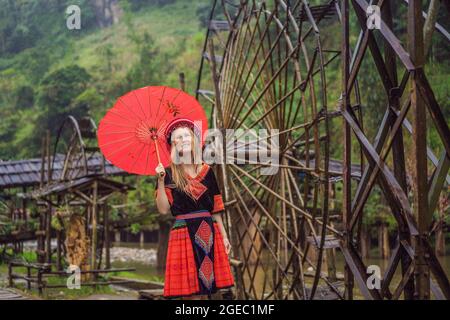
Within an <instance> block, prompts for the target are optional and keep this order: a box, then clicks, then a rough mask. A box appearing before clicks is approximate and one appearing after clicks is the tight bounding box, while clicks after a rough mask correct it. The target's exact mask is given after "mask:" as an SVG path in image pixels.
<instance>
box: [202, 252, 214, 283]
mask: <svg viewBox="0 0 450 320" xmlns="http://www.w3.org/2000/svg"><path fill="white" fill-rule="evenodd" d="M198 275H199V277H200V279H202V281H203V284H204V285H205V287H206V288H208V290H211V288H212V284H213V282H214V266H213V262H212V261H211V259H210V258H209V257H208V256H205V258H204V259H203V262H202V265H201V266H200V268H199V270H198Z"/></svg>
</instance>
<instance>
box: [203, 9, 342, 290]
mask: <svg viewBox="0 0 450 320" xmlns="http://www.w3.org/2000/svg"><path fill="white" fill-rule="evenodd" d="M334 10H335V8H334V1H330V2H329V3H328V4H327V5H325V6H320V7H315V8H310V7H309V6H308V5H307V4H305V3H303V2H302V1H296V2H295V5H294V4H292V2H291V3H290V4H287V3H286V2H284V1H273V2H270V4H269V2H261V3H260V2H257V1H241V2H235V3H234V4H233V3H232V2H230V1H222V2H219V1H216V4H215V6H214V8H213V10H212V12H211V16H210V19H211V20H210V23H209V28H208V34H207V39H206V41H205V47H204V52H205V53H204V55H203V58H202V66H201V69H200V76H199V82H198V88H197V97H199V98H204V99H206V100H207V101H210V102H212V105H213V117H212V119H213V122H212V126H213V127H216V128H224V129H234V130H236V131H235V132H240V133H237V134H235V135H234V139H232V140H231V141H232V142H230V143H229V142H227V143H226V146H225V151H226V157H227V163H226V164H225V165H223V166H221V168H220V169H219V170H220V171H219V172H220V173H219V174H218V175H219V176H221V183H222V187H223V190H224V192H225V199H226V202H227V204H228V206H227V211H228V212H229V213H230V214H229V218H230V220H229V221H228V223H229V226H230V227H231V236H232V238H233V239H232V246H233V251H234V255H235V257H236V258H237V259H239V260H241V261H242V262H243V267H242V268H241V269H240V270H239V272H238V278H239V281H238V283H239V287H238V295H239V297H241V298H247V299H269V298H271V299H273V298H276V299H286V298H290V299H292V298H294V299H309V298H313V297H314V295H315V293H316V291H317V287H318V284H319V283H322V284H323V285H326V286H328V287H329V289H330V290H332V291H333V292H334V293H335V294H340V293H339V288H337V287H336V285H335V284H334V283H333V281H334V280H335V279H333V280H331V279H330V278H329V277H327V276H325V274H324V273H323V272H322V271H321V270H322V261H323V259H322V257H323V255H324V247H327V246H328V247H329V248H330V249H332V248H333V241H334V240H335V238H334V235H335V234H336V233H338V232H337V230H336V229H335V228H334V227H333V226H332V225H331V224H330V223H329V218H328V216H329V203H330V201H329V197H330V195H329V192H330V188H331V182H332V176H331V174H330V169H329V160H330V159H329V140H328V135H329V132H328V121H329V119H330V117H325V116H324V115H326V114H327V112H328V110H327V94H326V75H325V72H326V70H325V67H326V65H327V64H328V63H330V62H331V61H332V60H333V59H335V58H336V57H337V56H338V54H339V52H338V51H333V50H324V49H323V48H322V43H321V37H320V32H319V27H318V25H319V23H320V22H321V21H322V20H324V19H326V18H329V17H331V16H333V14H334ZM204 61H205V62H207V63H209V65H210V68H209V69H206V68H203V62H204ZM204 69H205V70H204ZM211 79H213V80H211ZM201 86H202V87H201ZM203 86H204V87H206V88H209V89H210V90H205V89H201V88H203ZM261 129H263V130H266V131H261ZM266 132H267V134H266V136H265V137H263V136H261V134H265V133H266ZM243 136H244V137H246V139H247V140H243V139H242V137H243ZM227 141H228V140H227ZM245 141H249V142H245ZM274 141H276V143H274ZM233 142H235V143H233ZM265 147H267V149H269V150H270V152H269V153H270V155H273V156H275V157H274V159H275V158H278V159H279V160H277V161H276V163H274V162H271V161H270V158H269V159H268V160H267V159H263V158H264V157H261V155H262V153H261V152H260V151H261V150H263V149H264V148H265ZM239 150H240V151H244V153H243V156H235V151H236V154H238V153H239ZM278 156H279V157H278ZM238 158H240V160H241V161H240V162H239V160H238ZM269 168H271V169H269ZM306 273H307V274H308V275H312V278H310V280H307V279H305V277H306Z"/></svg>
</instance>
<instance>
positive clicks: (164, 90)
mask: <svg viewBox="0 0 450 320" xmlns="http://www.w3.org/2000/svg"><path fill="white" fill-rule="evenodd" d="M165 92H166V87H163V92H162V95H161V99H160V100H159V105H158V109H157V110H156V116H155V119H154V120H155V122H154V123H153V127H156V120H157V119H158V115H159V109H160V108H161V104H162V101H163V98H164V93H165Z"/></svg>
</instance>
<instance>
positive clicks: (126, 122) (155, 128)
mask: <svg viewBox="0 0 450 320" xmlns="http://www.w3.org/2000/svg"><path fill="white" fill-rule="evenodd" d="M179 118H186V119H189V120H191V121H201V132H202V136H201V143H202V144H203V143H204V133H205V131H206V130H207V129H208V122H207V119H206V113H205V111H204V110H203V108H202V106H201V105H200V103H199V102H198V101H197V100H196V99H195V98H194V97H192V96H190V95H188V94H187V93H185V92H184V91H182V90H180V89H175V88H170V87H166V86H151V87H144V88H140V89H137V90H133V91H130V92H128V93H127V94H125V95H123V96H122V97H120V98H119V99H117V102H116V104H115V105H114V106H113V107H112V108H111V109H109V110H108V112H107V113H106V115H105V116H104V117H103V119H102V120H101V121H100V124H99V126H98V131H97V137H98V145H99V147H100V150H101V151H102V153H103V155H104V156H105V158H106V159H108V160H109V161H110V162H111V163H112V164H114V165H115V166H117V167H119V168H121V169H122V170H125V171H127V172H130V173H134V174H140V175H155V174H156V172H155V167H156V166H157V165H158V163H162V164H163V166H164V167H167V166H168V165H169V164H170V162H171V160H170V154H169V148H168V147H169V146H168V143H167V141H166V137H165V134H164V132H165V129H166V128H167V126H168V125H169V124H170V123H171V122H172V121H174V120H175V119H179Z"/></svg>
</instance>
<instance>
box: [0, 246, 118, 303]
mask: <svg viewBox="0 0 450 320" xmlns="http://www.w3.org/2000/svg"><path fill="white" fill-rule="evenodd" d="M15 259H17V260H25V261H28V262H36V261H37V260H36V253H35V252H30V251H25V252H24V253H23V254H20V255H16V256H15ZM13 271H14V273H15V274H19V275H26V272H27V269H26V268H25V267H14V269H13ZM7 275H8V264H7V263H0V278H5V280H6V278H7ZM33 275H35V272H33ZM45 280H46V281H47V284H48V285H65V284H66V283H67V277H66V276H51V277H46V278H45ZM98 280H99V281H102V280H107V278H103V277H101V278H99V279H98ZM5 284H6V283H5ZM0 286H1V282H0ZM15 287H16V288H18V289H20V290H22V291H23V292H24V293H25V294H26V295H29V296H32V297H36V298H43V299H49V300H55V299H56V300H59V299H80V298H84V297H88V296H90V295H93V294H108V295H112V294H115V290H114V289H112V288H111V287H110V286H108V285H99V286H95V287H91V286H85V287H84V286H82V287H81V288H80V289H68V288H48V289H45V290H44V293H43V295H42V296H39V294H38V291H37V289H35V288H33V289H31V290H28V289H27V288H26V285H25V283H17V284H16V285H15Z"/></svg>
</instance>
